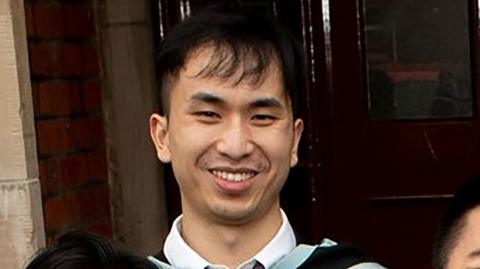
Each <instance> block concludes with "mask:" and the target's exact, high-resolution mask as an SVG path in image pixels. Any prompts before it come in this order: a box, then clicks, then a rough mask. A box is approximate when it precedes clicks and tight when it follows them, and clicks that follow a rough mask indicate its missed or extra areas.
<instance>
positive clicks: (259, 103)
mask: <svg viewBox="0 0 480 269" xmlns="http://www.w3.org/2000/svg"><path fill="white" fill-rule="evenodd" d="M250 107H253V108H263V107H265V108H267V107H272V108H281V107H282V104H281V103H280V101H278V100H277V99H275V98H259V99H257V100H254V101H253V102H251V103H250Z"/></svg>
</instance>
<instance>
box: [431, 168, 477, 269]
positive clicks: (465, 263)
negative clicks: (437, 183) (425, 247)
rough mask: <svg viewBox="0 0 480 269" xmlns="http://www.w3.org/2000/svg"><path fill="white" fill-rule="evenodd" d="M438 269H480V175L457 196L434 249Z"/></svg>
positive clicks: (462, 188) (434, 261) (446, 216)
mask: <svg viewBox="0 0 480 269" xmlns="http://www.w3.org/2000/svg"><path fill="white" fill-rule="evenodd" d="M433 266H434V268H435V269H466V268H480V174H479V175H476V176H474V177H473V178H472V179H471V180H470V181H468V182H467V183H466V184H465V185H463V186H462V187H461V188H460V190H459V191H458V192H457V193H456V194H455V197H454V198H453V201H452V203H451V204H450V206H449V208H448V209H447V212H446V214H445V217H444V219H443V221H442V223H441V225H440V228H439V230H438V232H437V236H436V238H435V241H434V246H433Z"/></svg>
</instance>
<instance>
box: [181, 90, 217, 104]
mask: <svg viewBox="0 0 480 269" xmlns="http://www.w3.org/2000/svg"><path fill="white" fill-rule="evenodd" d="M190 100H191V101H193V102H204V103H210V104H220V105H222V104H225V100H223V99H222V98H220V97H218V96H215V95H213V94H210V93H206V92H198V93H195V94H194V95H192V97H190Z"/></svg>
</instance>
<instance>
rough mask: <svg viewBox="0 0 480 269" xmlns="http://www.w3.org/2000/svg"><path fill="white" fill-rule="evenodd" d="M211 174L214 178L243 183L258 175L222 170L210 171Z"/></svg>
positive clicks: (250, 172) (255, 173)
mask: <svg viewBox="0 0 480 269" xmlns="http://www.w3.org/2000/svg"><path fill="white" fill-rule="evenodd" d="M210 173H212V174H213V175H214V176H216V177H218V178H220V179H222V180H225V181H228V182H243V181H247V180H249V179H251V178H253V177H254V176H256V175H257V174H258V173H257V172H254V171H249V172H227V171H222V170H215V169H214V170H210Z"/></svg>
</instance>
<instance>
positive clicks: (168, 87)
mask: <svg viewBox="0 0 480 269" xmlns="http://www.w3.org/2000/svg"><path fill="white" fill-rule="evenodd" d="M158 66H159V68H158V69H159V78H160V80H161V91H162V95H161V96H162V105H163V115H159V114H153V115H152V116H151V118H150V129H151V136H152V139H153V141H154V144H155V146H156V150H157V155H158V158H159V159H160V160H161V161H162V162H164V163H169V162H171V164H172V168H173V172H174V175H175V178H176V180H177V182H178V184H179V186H180V193H181V202H182V213H183V214H182V215H181V216H180V217H179V218H177V219H176V220H175V222H174V224H173V227H172V230H171V232H170V234H169V235H168V237H167V239H166V242H165V246H164V249H163V253H161V254H160V256H162V255H164V256H165V257H164V258H160V260H164V261H165V262H168V263H170V264H171V265H173V266H175V267H176V268H188V269H190V268H192V269H193V268H199V269H203V268H231V269H234V268H239V269H252V268H272V266H274V265H275V264H278V261H279V260H280V259H281V258H282V257H284V256H289V255H287V254H289V253H291V252H292V250H293V249H294V248H295V246H296V245H297V243H296V239H295V235H294V233H293V230H292V227H291V226H290V224H289V222H288V219H287V217H286V216H285V214H284V212H283V211H282V210H281V208H280V201H279V193H280V190H281V188H282V186H283V185H284V183H285V181H286V179H287V176H288V173H289V170H290V167H293V166H295V165H296V164H297V162H298V157H297V150H298V144H299V141H300V137H301V134H302V131H303V121H302V120H301V119H299V118H296V117H295V116H296V111H297V102H296V100H295V98H294V97H295V95H294V93H295V92H297V91H301V90H303V89H304V87H305V86H304V85H305V78H304V62H303V53H302V50H301V48H300V46H299V45H298V44H297V43H296V42H295V41H294V40H293V39H292V37H291V36H290V35H288V34H287V33H286V32H285V31H284V30H282V29H281V28H280V27H279V26H277V25H275V24H273V23H272V22H271V21H270V20H268V19H267V18H264V17H262V16H258V15H255V14H252V13H249V12H247V11H244V10H238V9H237V8H235V7H225V6H224V7H214V8H210V9H207V10H205V11H203V12H201V13H199V14H197V15H195V16H193V17H190V18H188V19H186V20H185V21H183V22H182V23H180V24H179V25H177V26H176V27H175V28H174V29H172V30H171V32H170V34H169V35H168V36H167V37H166V39H165V40H164V42H163V44H162V47H161V50H160V55H159V60H158ZM326 245H331V246H335V247H333V248H332V249H335V248H336V244H335V243H328V242H327V243H326ZM344 249H347V250H348V251H352V249H351V248H344ZM312 251H313V250H312ZM315 251H316V250H315ZM353 252H355V251H353ZM355 253H356V254H355V255H354V256H355V258H354V259H353V258H352V259H351V260H350V264H349V263H345V267H338V268H347V267H348V266H349V265H353V264H355V263H358V262H361V261H364V259H363V256H362V255H361V254H360V253H357V252H355ZM301 254H302V255H303V252H302V253H301ZM290 256H291V254H290ZM360 257H361V258H360ZM152 260H153V261H154V262H156V263H157V264H158V265H159V267H160V266H164V267H165V266H166V265H165V264H163V265H161V264H160V263H159V260H157V259H153V258H152ZM353 260H355V261H356V262H353ZM310 263H312V264H313V263H315V261H314V260H311V261H310ZM346 264H349V265H348V266H347V265H346ZM370 265H372V264H370ZM372 266H373V265H372ZM160 268H161V267H160ZM290 268H295V267H290ZM304 268H310V267H304ZM311 268H313V267H311ZM315 268H317V267H315ZM318 268H322V267H318ZM328 268H336V267H328ZM358 268H360V267H358ZM363 268H379V267H363Z"/></svg>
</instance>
